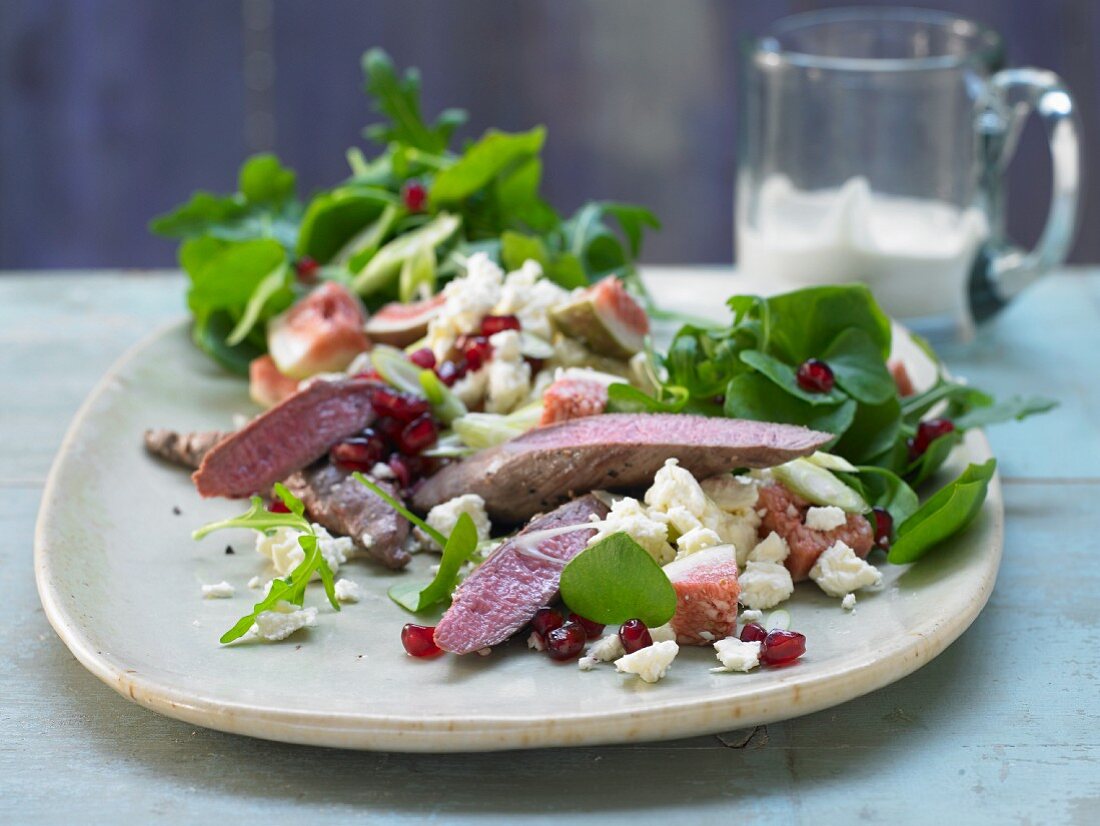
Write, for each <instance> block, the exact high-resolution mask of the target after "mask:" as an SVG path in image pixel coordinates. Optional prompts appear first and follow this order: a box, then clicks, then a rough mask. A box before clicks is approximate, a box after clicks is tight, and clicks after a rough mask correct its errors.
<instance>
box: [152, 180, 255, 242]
mask: <svg viewBox="0 0 1100 826" xmlns="http://www.w3.org/2000/svg"><path fill="white" fill-rule="evenodd" d="M247 213H248V206H247V205H246V204H245V203H244V202H243V200H240V199H237V198H234V197H233V196H221V195H214V194H213V193H211V192H204V191H203V190H198V191H197V192H195V193H194V194H193V195H192V196H191V199H190V200H189V201H187V203H185V204H183V205H181V206H179V207H177V208H176V209H174V210H172V211H171V212H167V213H165V214H164V215H159V216H157V217H156V218H154V219H153V220H152V221H150V222H149V229H150V231H151V232H153V233H154V234H155V235H162V236H164V237H165V238H194V237H196V236H201V235H203V234H204V233H207V232H209V231H210V230H211V229H213V228H215V227H218V226H233V225H236V224H237V223H238V222H239V221H240V220H241V219H242V218H243V217H244V216H245V215H246V214H247Z"/></svg>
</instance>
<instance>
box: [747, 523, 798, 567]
mask: <svg viewBox="0 0 1100 826" xmlns="http://www.w3.org/2000/svg"><path fill="white" fill-rule="evenodd" d="M790 555H791V547H790V545H788V544H787V540H786V539H784V538H783V537H781V536H780V535H779V534H777V533H776V532H775V531H772V532H771V533H769V534H768V535H767V536H766V537H764V538H763V539H761V540H760V541H759V542H757V543H756V547H754V548H753V549H752V550H751V551H750V552H749V561H750V562H783V561H784V560H786V558H787V557H788V556H790Z"/></svg>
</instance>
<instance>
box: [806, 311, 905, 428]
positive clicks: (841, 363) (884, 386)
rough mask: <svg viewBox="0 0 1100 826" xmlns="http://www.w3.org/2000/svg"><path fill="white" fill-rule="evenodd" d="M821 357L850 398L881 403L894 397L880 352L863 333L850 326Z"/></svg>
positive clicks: (892, 385)
mask: <svg viewBox="0 0 1100 826" xmlns="http://www.w3.org/2000/svg"><path fill="white" fill-rule="evenodd" d="M821 358H822V359H823V360H824V361H825V362H826V363H827V364H828V365H829V367H830V368H831V369H832V371H833V375H834V376H835V377H836V383H837V384H838V385H840V386H841V387H842V388H844V390H846V391H847V392H848V393H849V394H850V395H851V396H852V398H854V399H856V400H858V401H861V402H865V403H866V404H884V403H885V402H887V401H889V400H891V399H894V398H895V397H896V396H897V392H898V388H897V385H896V384H895V383H894V378H893V376H891V375H890V371H889V370H888V369H887V368H886V363H885V362H884V361H883V360H882V353H881V352H880V350H879V348H878V347H877V346H876V344H875V342H874V341H873V340H872V339H871V337H870V336H869V335H868V334H867V332H866V331H865V330H861V329H859V328H856V327H853V328H850V329H847V330H845V331H843V332H842V333H841V334H840V335H838V336H837V337H836V338H835V339H833V343H832V344H830V345H829V348H828V349H827V350H826V351H825V353H824V355H823V356H822V357H821ZM899 412H900V411H899Z"/></svg>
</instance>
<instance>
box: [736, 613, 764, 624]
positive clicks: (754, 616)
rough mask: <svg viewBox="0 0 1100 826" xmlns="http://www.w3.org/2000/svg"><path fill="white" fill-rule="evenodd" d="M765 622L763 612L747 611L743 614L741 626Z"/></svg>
mask: <svg viewBox="0 0 1100 826" xmlns="http://www.w3.org/2000/svg"><path fill="white" fill-rule="evenodd" d="M763 621H764V612H763V611H753V610H751V609H750V610H747V611H742V612H741V624H742V625H749V624H750V623H753V622H755V623H762V622H763Z"/></svg>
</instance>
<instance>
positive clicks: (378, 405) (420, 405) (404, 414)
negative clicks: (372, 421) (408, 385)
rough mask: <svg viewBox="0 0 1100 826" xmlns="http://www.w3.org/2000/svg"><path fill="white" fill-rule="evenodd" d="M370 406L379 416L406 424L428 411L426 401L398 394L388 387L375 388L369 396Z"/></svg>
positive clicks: (405, 394)
mask: <svg viewBox="0 0 1100 826" xmlns="http://www.w3.org/2000/svg"><path fill="white" fill-rule="evenodd" d="M371 404H372V405H373V406H374V409H375V410H376V411H377V412H378V414H379V415H381V416H391V417H392V418H394V419H397V421H399V422H401V423H403V424H407V423H408V422H411V421H412V420H413V419H417V418H419V417H420V416H423V415H424V414H425V413H427V412H428V410H430V409H431V408H430V406H429V405H428V401H427V399H418V398H417V397H416V396H410V395H408V394H407V393H399V392H397V391H396V390H391V389H390V388H388V387H376V388H374V392H373V393H372V394H371Z"/></svg>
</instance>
